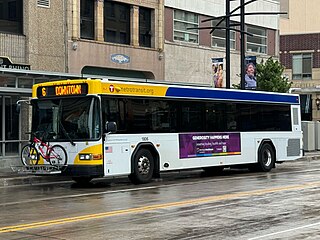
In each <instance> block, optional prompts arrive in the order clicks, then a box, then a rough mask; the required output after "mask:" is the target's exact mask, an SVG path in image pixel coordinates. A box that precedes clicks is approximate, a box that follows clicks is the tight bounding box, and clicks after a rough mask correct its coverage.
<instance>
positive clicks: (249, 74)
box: [244, 56, 257, 90]
mask: <svg viewBox="0 0 320 240" xmlns="http://www.w3.org/2000/svg"><path fill="white" fill-rule="evenodd" d="M245 61H246V64H245V65H246V70H245V76H244V81H245V82H244V86H245V89H251V90H255V89H256V88H257V79H256V64H257V59H256V56H250V57H246V58H245Z"/></svg>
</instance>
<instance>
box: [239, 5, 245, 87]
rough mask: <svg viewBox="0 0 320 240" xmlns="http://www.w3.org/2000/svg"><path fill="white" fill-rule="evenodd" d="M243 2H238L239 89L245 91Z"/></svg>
mask: <svg viewBox="0 0 320 240" xmlns="http://www.w3.org/2000/svg"><path fill="white" fill-rule="evenodd" d="M244 3H245V2H244V0H241V1H240V38H241V39H240V61H241V63H240V68H241V74H240V77H241V80H240V87H241V89H245V80H244V76H245V57H246V56H245V54H246V46H245V17H244V16H245V5H244Z"/></svg>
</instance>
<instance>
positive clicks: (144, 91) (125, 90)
mask: <svg viewBox="0 0 320 240" xmlns="http://www.w3.org/2000/svg"><path fill="white" fill-rule="evenodd" d="M167 90H168V87H164V86H150V85H149V86H146V85H141V84H124V83H115V82H113V83H103V85H102V93H104V94H116V95H135V96H153V97H164V96H165V95H166V92H167Z"/></svg>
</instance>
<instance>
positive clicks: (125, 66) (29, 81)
mask: <svg viewBox="0 0 320 240" xmlns="http://www.w3.org/2000/svg"><path fill="white" fill-rule="evenodd" d="M163 11H164V4H163V1H162V0H148V1H132V0H119V1H107V0H66V1H52V0H45V1H43V0H41V1H23V0H0V73H1V75H0V110H1V111H2V117H1V119H0V122H1V126H2V127H1V128H0V129H1V132H0V143H1V144H0V168H6V167H9V166H13V165H17V164H19V153H20V149H21V146H22V145H23V144H24V143H25V141H26V140H27V139H28V136H27V135H25V134H24V131H25V129H28V126H29V125H30V121H29V120H30V113H29V111H28V110H25V111H23V112H22V113H21V114H18V113H17V112H16V111H15V108H16V102H17V100H21V99H29V98H30V96H31V88H32V85H33V84H35V83H38V82H43V81H48V80H53V79H63V78H70V79H72V78H79V77H83V76H87V75H90V76H93V75H100V76H101V75H103V76H118V77H135V78H140V79H141V78H144V79H146V78H148V79H158V80H160V79H163V78H164V62H163V58H162V56H163V28H164V26H163Z"/></svg>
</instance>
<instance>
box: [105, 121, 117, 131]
mask: <svg viewBox="0 0 320 240" xmlns="http://www.w3.org/2000/svg"><path fill="white" fill-rule="evenodd" d="M105 129H106V131H107V133H115V132H116V131H117V123H116V122H106V125H105Z"/></svg>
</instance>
